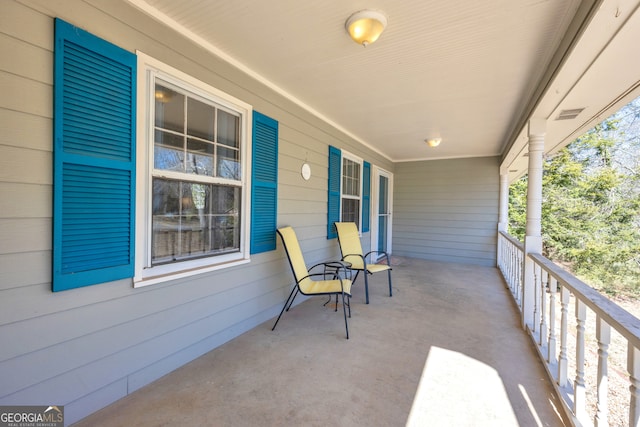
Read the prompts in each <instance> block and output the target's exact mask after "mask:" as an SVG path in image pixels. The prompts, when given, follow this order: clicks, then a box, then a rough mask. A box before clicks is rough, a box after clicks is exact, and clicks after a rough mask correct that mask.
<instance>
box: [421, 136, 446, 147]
mask: <svg viewBox="0 0 640 427" xmlns="http://www.w3.org/2000/svg"><path fill="white" fill-rule="evenodd" d="M424 142H426V143H427V144H429V147H431V148H435V147H437V146H438V145H440V143H441V142H442V138H429V139H425V140H424Z"/></svg>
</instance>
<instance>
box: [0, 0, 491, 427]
mask: <svg viewBox="0 0 640 427" xmlns="http://www.w3.org/2000/svg"><path fill="white" fill-rule="evenodd" d="M1 8H2V12H1V13H0V48H1V50H2V53H3V54H2V55H1V56H0V83H1V84H0V86H1V87H2V88H3V91H4V93H3V96H2V97H0V124H1V128H2V132H0V196H2V203H0V405H17V404H20V405H49V404H57V405H64V406H65V414H66V421H67V422H68V423H69V422H74V421H77V420H79V419H81V418H83V417H84V416H86V415H88V414H90V413H92V412H94V411H96V410H98V409H100V408H102V407H104V406H106V405H108V404H110V403H112V402H113V401H115V400H117V399H119V398H122V397H124V396H126V395H127V394H128V393H131V392H133V391H135V390H137V389H139V388H140V387H142V386H144V385H146V384H148V383H150V382H151V381H153V380H155V379H157V378H159V377H161V376H162V375H164V374H166V373H168V372H170V371H172V370H173V369H176V368H177V367H179V366H181V365H183V364H185V363H187V362H189V361H191V360H193V359H194V358H196V357H198V356H200V355H202V354H204V353H206V352H207V351H210V350H212V349H213V348H215V347H217V346H219V345H221V344H222V343H224V342H226V341H228V340H230V339H232V338H234V337H235V336H238V335H239V334H241V333H243V332H245V331H247V330H249V329H251V328H253V327H255V326H257V325H259V324H261V323H263V322H265V321H267V320H270V319H272V318H273V317H274V316H275V315H277V314H278V312H279V310H280V308H281V306H282V304H283V302H284V300H285V298H286V297H287V295H288V293H289V290H290V286H291V273H290V271H289V265H288V263H287V261H286V257H285V254H284V251H283V250H282V247H281V244H280V242H278V245H277V249H276V250H275V251H270V252H266V253H262V254H259V255H253V256H252V257H251V261H250V262H249V263H247V264H244V265H242V266H236V267H232V268H226V269H222V270H218V271H215V272H210V273H206V274H200V275H195V276H191V277H188V278H182V279H177V280H173V281H169V282H164V283H160V284H156V285H150V286H146V287H142V288H134V287H133V286H132V280H131V279H126V280H118V281H115V282H109V283H103V284H98V285H94V286H88V287H85V288H79V289H72V290H68V291H64V292H57V293H53V292H52V291H51V259H52V255H51V250H52V237H51V235H52V231H51V230H52V182H53V178H52V173H53V172H52V165H53V161H52V156H53V141H52V135H53V131H52V126H53V125H52V118H53V48H54V43H53V40H54V18H55V17H59V18H61V19H63V20H65V21H67V22H69V23H71V24H73V25H75V26H77V27H80V28H82V29H84V30H86V31H89V32H91V33H93V34H95V35H96V36H98V37H101V38H103V39H105V40H107V41H109V42H111V43H113V44H116V45H118V46H120V47H122V48H124V49H126V50H128V51H130V52H134V53H135V52H136V50H140V51H142V52H144V53H146V54H147V55H150V56H153V57H154V58H156V59H158V60H160V61H162V62H164V63H167V64H168V65H170V66H172V67H174V68H177V69H179V70H181V71H183V72H185V73H188V74H190V75H191V76H193V77H195V78H197V79H199V80H201V81H203V82H205V83H207V84H209V85H211V86H213V87H215V88H217V89H219V90H222V91H224V92H226V93H228V94H230V95H232V96H234V97H236V98H238V99H241V100H243V101H244V102H247V103H249V104H251V105H252V106H253V108H254V109H255V110H257V111H260V112H261V113H263V114H266V115H268V116H269V117H271V118H273V119H275V120H277V121H278V122H279V156H278V164H279V171H278V179H279V188H278V216H277V222H278V226H284V225H291V226H293V227H295V228H296V231H297V234H298V237H299V239H300V240H301V246H302V249H303V251H304V253H305V257H306V261H307V263H309V264H311V263H314V262H318V261H321V260H325V259H331V258H335V257H337V256H338V254H339V250H338V246H337V241H336V240H327V238H326V229H327V226H326V221H327V179H328V175H327V167H328V158H327V156H328V146H329V145H333V146H336V147H339V148H341V149H344V150H348V151H349V152H351V153H353V154H355V155H357V156H360V157H362V158H363V159H364V160H366V161H368V162H370V163H371V164H373V165H377V166H380V167H382V168H384V169H386V170H388V171H391V172H393V171H394V165H393V164H392V163H391V162H390V161H389V160H388V159H386V158H384V157H382V156H380V155H379V154H377V153H376V152H374V151H372V150H370V149H368V148H367V147H365V146H363V145H362V144H360V143H358V142H357V141H354V140H353V139H350V138H349V137H348V136H345V135H344V134H343V133H341V132H340V131H338V130H336V129H335V128H333V127H331V126H330V125H328V124H327V123H325V122H323V121H322V120H320V119H319V118H317V117H316V116H314V115H312V114H310V113H309V112H307V111H306V110H304V109H302V108H301V107H300V106H298V105H296V104H295V103H293V102H292V101H290V100H288V99H286V98H285V97H283V96H281V95H279V94H278V93H276V92H275V91H273V90H272V89H270V88H269V87H267V86H265V85H263V84H261V83H259V82H258V81H256V80H254V79H252V78H251V77H249V76H247V75H246V74H244V73H242V72H241V71H239V70H237V69H236V68H234V67H233V66H231V65H230V64H228V63H226V62H224V61H222V60H220V59H219V58H217V57H215V56H213V55H212V54H209V53H208V52H207V51H205V50H204V49H203V48H201V47H199V46H197V45H195V44H193V43H192V42H190V41H189V40H187V39H186V38H184V37H182V36H180V35H179V34H177V33H175V32H173V31H172V30H170V29H169V28H166V27H165V26H163V25H161V24H160V23H158V22H156V21H155V20H153V19H151V18H149V17H147V16H146V15H144V14H143V13H141V12H140V11H138V10H137V9H135V8H133V7H132V6H131V5H129V4H128V3H125V2H120V1H112V0H110V1H100V0H95V1H94V0H89V1H86V2H85V1H71V0H61V1H51V0H34V1H25V2H17V1H13V0H4V1H3V2H2V6H1ZM305 161H306V162H308V163H309V164H310V165H311V170H312V177H311V179H310V180H309V181H305V180H303V179H302V177H301V175H300V168H301V166H302V164H303V163H304V162H305ZM496 188H497V187H496ZM368 240H369V239H368V235H365V236H363V243H366V242H368Z"/></svg>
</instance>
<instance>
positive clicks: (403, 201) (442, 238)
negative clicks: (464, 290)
mask: <svg viewBox="0 0 640 427" xmlns="http://www.w3.org/2000/svg"><path fill="white" fill-rule="evenodd" d="M394 180H395V189H394V222H393V253H394V254H395V255H399V256H410V257H415V258H422V259H430V260H434V261H445V262H459V263H464V264H478V265H486V266H494V265H496V264H495V263H496V244H497V242H496V230H497V223H498V200H499V180H500V174H499V159H498V158H497V157H485V158H473V159H456V160H438V161H424V162H406V163H398V164H396V168H395V176H394Z"/></svg>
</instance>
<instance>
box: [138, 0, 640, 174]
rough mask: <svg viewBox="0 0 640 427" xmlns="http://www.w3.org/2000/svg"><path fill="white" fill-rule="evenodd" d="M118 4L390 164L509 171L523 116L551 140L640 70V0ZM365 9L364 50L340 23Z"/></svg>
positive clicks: (168, 0) (628, 86) (516, 170)
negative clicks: (379, 16) (493, 165)
mask: <svg viewBox="0 0 640 427" xmlns="http://www.w3.org/2000/svg"><path fill="white" fill-rule="evenodd" d="M126 1H129V2H131V3H132V4H133V5H135V6H137V7H138V8H140V9H142V10H144V11H145V12H146V13H148V14H149V15H152V16H154V17H155V18H156V19H159V20H161V21H163V22H165V23H166V24H167V25H169V26H171V27H172V28H174V29H176V30H177V31H179V32H181V33H183V34H185V35H186V36H188V37H191V38H193V39H194V40H197V41H198V42H199V43H200V44H202V45H203V46H204V47H205V48H207V49H210V50H211V51H213V52H215V53H217V54H219V55H221V56H223V57H226V58H227V59H228V60H229V61H231V62H232V63H234V64H235V65H236V66H238V67H239V68H241V69H243V70H244V71H245V72H248V73H249V74H251V75H253V76H254V77H256V78H258V79H260V80H262V81H264V82H267V83H268V84H269V85H270V86H271V87H273V88H275V89H276V90H278V91H280V92H281V93H285V94H286V95H287V96H289V97H291V98H292V99H294V100H295V101H296V102H297V103H299V104H302V105H304V106H306V107H307V108H308V109H309V110H311V111H312V112H314V113H315V114H317V115H319V116H321V117H323V118H325V119H327V120H328V121H330V122H331V123H333V124H335V125H336V126H337V127H339V128H340V129H342V130H344V131H345V132H347V133H348V134H350V135H351V136H353V137H355V138H356V139H357V140H359V141H360V142H363V143H365V144H366V145H368V146H370V147H373V148H374V149H375V150H377V151H378V152H380V153H382V154H383V155H385V156H386V157H388V158H389V159H391V160H392V161H407V160H421V159H437V158H456V157H478V156H495V155H503V156H506V157H507V159H506V161H505V167H507V168H508V169H511V170H513V172H512V177H514V176H516V175H521V174H522V173H524V172H525V171H526V159H525V158H524V157H523V154H524V152H525V146H526V141H527V139H526V126H525V125H526V120H527V118H528V117H529V116H530V115H535V116H537V117H542V118H544V119H549V123H550V124H551V125H550V126H549V132H548V138H547V139H548V141H549V142H548V144H547V147H546V148H547V150H551V149H554V148H557V147H559V146H561V145H563V144H566V143H568V142H570V137H572V136H574V134H575V131H576V129H583V130H584V129H585V128H586V127H587V126H588V125H589V124H591V123H592V122H593V120H596V119H598V118H599V119H600V120H601V119H602V118H604V117H602V114H603V113H604V112H606V111H608V109H610V108H611V107H612V105H613V104H614V103H615V102H616V101H619V100H620V97H621V95H624V94H628V93H630V92H634V93H637V91H636V90H635V89H636V85H637V81H638V76H640V55H636V54H635V53H634V52H635V45H634V43H635V42H633V40H634V37H635V40H638V39H640V23H639V22H638V21H639V20H640V18H639V17H638V15H640V14H639V13H637V7H638V3H640V1H638V0H622V1H618V0H615V1H614V0H584V1H581V0H553V1H551V0H523V1H512V0H486V1H482V2H478V1H471V0H468V1H453V2H452V1H450V0H430V1H424V0H374V1H361V0H359V1H351V2H345V1H341V0H327V1H320V2H303V1H292V0H272V1H262V0H243V1H234V2H227V1H225V2H223V1H201V0H182V1H179V2H176V1H174V0H126ZM367 8H368V9H378V10H381V11H383V12H384V13H385V14H386V15H387V16H388V25H387V29H386V30H385V32H384V33H383V34H382V36H381V37H380V39H379V40H378V41H377V42H376V43H374V44H372V45H370V46H368V47H367V48H363V47H362V46H359V45H357V44H356V43H354V42H353V41H352V40H351V39H350V38H349V37H348V35H347V33H346V31H345V28H344V24H345V21H346V19H347V18H348V17H349V16H350V15H351V14H352V13H353V12H356V11H358V10H361V9H367ZM623 27H626V29H624V30H623ZM621 70H624V71H623V72H621ZM628 100H629V99H628V98H627V101H628ZM574 108H585V111H584V112H582V113H581V114H580V115H579V116H578V119H577V120H564V121H561V122H555V121H553V119H554V118H555V115H557V114H558V113H559V112H560V111H561V110H563V109H574ZM605 117H606V116H605ZM431 137H441V138H442V139H443V142H442V144H441V145H440V146H439V147H437V148H436V149H432V148H429V147H428V146H427V145H426V144H425V143H424V139H425V138H431ZM512 146H513V149H512V150H511V153H508V151H509V149H510V148H512ZM523 159H525V161H524V163H523V162H522V160H523Z"/></svg>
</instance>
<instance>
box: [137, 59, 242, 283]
mask: <svg viewBox="0 0 640 427" xmlns="http://www.w3.org/2000/svg"><path fill="white" fill-rule="evenodd" d="M136 55H137V57H138V79H137V116H136V119H137V129H136V139H137V150H136V218H135V223H136V242H135V243H136V253H135V274H134V278H133V284H134V287H142V286H147V285H152V284H156V283H162V282H166V281H169V280H174V279H181V278H185V277H189V276H193V275H196V274H202V273H207V272H211V271H215V270H220V269H223V268H228V267H232V266H236V265H240V264H245V263H248V262H249V250H250V242H249V239H250V236H251V233H250V220H249V218H250V215H251V155H250V153H251V141H252V135H251V130H252V129H251V123H252V114H253V108H252V106H251V105H250V104H247V103H246V102H243V101H241V100H239V99H237V98H235V97H233V96H231V95H229V94H226V93H224V92H222V91H220V90H218V89H216V88H214V87H212V86H210V85H208V84H206V83H204V82H202V81H200V80H198V79H196V78H194V77H192V76H190V75H188V74H186V73H184V72H182V71H179V70H177V69H175V68H173V67H171V66H169V65H167V64H164V63H163V62H160V61H158V60H156V59H154V58H152V57H150V56H148V55H146V54H144V53H142V52H140V51H137V52H136ZM154 77H158V78H161V79H162V80H164V81H167V82H170V83H172V84H176V85H177V86H180V87H183V88H185V89H187V90H189V91H191V92H193V93H195V94H199V95H203V96H205V97H207V98H212V99H214V100H215V101H216V102H217V103H218V104H220V105H222V106H224V107H226V108H229V109H231V110H234V111H236V112H238V113H239V114H240V115H241V117H242V119H241V122H242V124H241V140H240V147H241V148H240V156H241V162H242V177H241V182H242V199H241V206H242V211H241V212H242V213H241V218H240V227H241V229H240V230H241V236H240V251H239V252H233V253H228V254H224V255H216V256H211V257H206V258H199V259H193V260H188V261H183V262H177V263H172V264H164V265H157V266H153V267H152V266H151V253H150V247H151V244H150V241H151V214H150V212H151V197H152V194H151V168H152V167H153V156H152V155H151V152H152V149H153V144H151V143H150V141H151V137H152V135H153V124H154V123H153V118H152V117H151V115H150V114H149V112H150V111H151V110H152V107H151V105H150V103H151V97H150V96H149V94H150V93H153V90H154V87H153V86H154Z"/></svg>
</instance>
